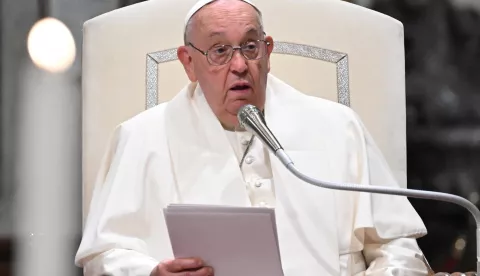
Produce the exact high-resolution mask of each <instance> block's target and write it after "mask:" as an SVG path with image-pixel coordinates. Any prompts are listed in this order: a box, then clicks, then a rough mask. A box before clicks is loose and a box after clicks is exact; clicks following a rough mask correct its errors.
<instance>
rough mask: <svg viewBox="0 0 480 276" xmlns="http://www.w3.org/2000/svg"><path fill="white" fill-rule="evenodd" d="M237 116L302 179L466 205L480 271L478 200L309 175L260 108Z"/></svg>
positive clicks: (330, 186)
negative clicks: (330, 180) (286, 151)
mask: <svg viewBox="0 0 480 276" xmlns="http://www.w3.org/2000/svg"><path fill="white" fill-rule="evenodd" d="M237 118H238V121H239V123H240V125H241V126H242V127H243V128H245V129H246V130H247V131H248V132H250V133H252V134H253V135H256V136H257V137H258V138H260V140H261V141H262V142H263V143H264V144H265V145H266V146H267V147H268V148H269V150H270V151H272V153H274V154H275V156H276V157H277V158H278V159H279V160H280V161H281V162H282V164H283V165H284V166H285V167H286V168H287V169H288V170H289V171H290V172H291V173H292V174H293V175H295V176H296V177H298V178H299V179H301V180H303V181H305V182H307V183H309V184H312V185H314V186H317V187H320V188H326V189H333V190H344V191H356V192H367V193H376V194H387V195H397V196H406V197H412V198H421V199H430V200H440V201H445V202H450V203H454V204H457V205H460V206H462V207H464V208H465V209H467V210H468V211H469V212H470V213H471V214H472V215H473V217H474V219H475V223H476V225H477V231H476V240H477V274H478V275H480V211H479V210H478V208H477V206H475V204H473V203H471V202H470V201H469V200H467V199H465V198H463V197H460V196H457V195H451V194H447V193H440V192H431V191H420V190H413V189H403V188H391V187H379V186H364V185H358V184H350V183H334V182H327V181H320V180H317V179H314V178H312V177H309V176H308V175H305V174H303V173H301V172H300V171H299V170H298V169H297V168H296V167H295V164H294V162H293V161H292V160H291V159H290V157H289V156H288V155H287V154H286V153H285V151H284V149H283V147H282V145H281V144H280V143H279V142H278V140H277V138H275V136H274V135H273V133H272V132H271V131H270V129H269V128H268V127H267V124H266V123H265V118H264V117H263V114H262V113H261V111H260V110H259V109H258V108H257V107H255V106H253V105H249V104H247V105H244V106H243V107H242V108H240V110H239V112H238V113H237Z"/></svg>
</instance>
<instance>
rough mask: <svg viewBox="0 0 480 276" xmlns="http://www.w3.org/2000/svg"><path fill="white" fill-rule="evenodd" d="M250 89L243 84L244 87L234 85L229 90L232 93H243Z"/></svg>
mask: <svg viewBox="0 0 480 276" xmlns="http://www.w3.org/2000/svg"><path fill="white" fill-rule="evenodd" d="M247 89H250V85H247V84H244V85H235V86H233V87H232V88H230V90H232V91H244V90H247Z"/></svg>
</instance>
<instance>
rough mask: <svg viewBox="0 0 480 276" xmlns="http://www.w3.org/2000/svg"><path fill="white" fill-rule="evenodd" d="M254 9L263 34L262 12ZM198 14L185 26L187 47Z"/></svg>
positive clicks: (184, 34)
mask: <svg viewBox="0 0 480 276" xmlns="http://www.w3.org/2000/svg"><path fill="white" fill-rule="evenodd" d="M213 2H215V1H212V2H211V3H213ZM211 3H209V4H207V5H206V6H208V5H210V4H211ZM252 7H253V8H254V9H255V10H256V11H257V20H258V23H259V24H260V31H261V32H262V33H263V32H264V30H263V18H262V12H261V11H260V10H259V9H257V8H256V7H254V6H252ZM200 10H201V9H200ZM197 13H198V11H197ZM197 13H195V14H194V15H192V17H190V19H189V20H188V22H187V24H186V26H185V30H184V32H183V43H184V44H185V46H187V45H188V43H189V37H190V34H191V32H192V29H193V25H194V23H195V20H196V17H197Z"/></svg>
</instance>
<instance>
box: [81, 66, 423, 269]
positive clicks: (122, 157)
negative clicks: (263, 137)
mask: <svg viewBox="0 0 480 276" xmlns="http://www.w3.org/2000/svg"><path fill="white" fill-rule="evenodd" d="M266 93H267V95H266V104H265V119H266V122H267V124H268V126H269V127H270V129H271V130H272V132H273V133H275V135H276V137H277V138H278V140H279V141H280V142H281V143H282V145H283V147H284V148H285V151H286V152H287V154H288V155H289V156H290V157H291V158H292V160H293V161H294V162H295V164H296V165H297V166H298V168H299V169H300V170H301V171H302V172H304V173H306V174H308V175H310V176H312V177H314V178H318V179H322V180H327V181H335V182H349V183H359V184H362V185H375V186H397V183H396V182H395V180H394V178H393V177H392V174H391V173H390V171H389V168H388V165H387V164H386V162H385V160H384V159H383V157H382V155H381V153H380V151H379V150H378V149H377V147H376V146H375V144H374V142H373V140H372V138H371V137H370V136H369V134H368V133H367V131H366V129H365V127H364V126H363V125H362V123H361V122H360V120H359V118H358V117H357V115H356V114H355V113H354V112H353V111H352V110H351V109H350V108H348V107H345V106H343V105H340V104H338V103H334V102H331V101H327V100H323V99H319V98H316V97H311V96H307V95H305V94H302V93H300V92H298V91H296V90H295V89H294V88H292V87H290V86H288V85H287V84H285V83H283V82H282V81H280V80H279V79H277V78H275V77H274V76H272V75H269V77H268V85H267V91H266ZM250 137H251V136H250V134H249V133H247V132H230V131H226V130H224V129H223V128H222V126H221V124H220V123H219V121H218V120H217V118H216V117H215V115H214V114H213V112H212V111H211V109H210V107H209V106H208V104H207V102H206V100H205V98H204V96H203V92H202V90H201V89H200V87H199V86H198V85H197V84H196V83H191V84H190V85H188V86H187V87H186V88H185V89H184V90H183V91H181V92H180V93H179V94H178V95H177V96H176V97H175V98H174V99H172V100H171V101H170V102H168V103H163V104H160V105H158V106H156V107H154V108H151V109H149V110H147V111H145V112H142V113H141V114H139V115H137V116H135V117H134V118H132V119H130V120H128V121H126V122H124V123H122V124H121V125H120V126H119V127H118V128H117V129H116V131H115V134H114V137H113V139H112V142H111V145H110V148H109V150H108V152H107V154H106V157H105V159H104V161H103V166H102V168H101V171H100V174H99V176H98V179H97V183H96V188H95V191H94V195H93V199H92V205H91V207H90V213H89V215H88V218H87V221H86V225H85V229H84V234H83V239H82V242H81V245H80V248H79V250H78V252H77V256H76V264H77V265H81V266H84V271H85V275H104V274H108V275H145V276H148V275H149V274H150V272H151V270H152V269H153V268H154V267H155V266H156V265H157V264H158V262H159V261H161V260H163V259H170V258H173V253H172V249H171V244H170V241H169V236H168V233H167V229H166V225H165V221H164V216H163V213H162V209H163V208H164V207H166V206H167V205H168V204H170V203H195V204H220V205H232V206H270V207H274V208H275V212H276V221H277V231H278V239H279V246H280V254H281V259H282V265H283V270H284V273H285V276H300V275H302V276H303V275H306V276H310V275H319V276H325V275H342V276H343V275H427V265H426V264H425V262H424V256H423V254H422V252H421V251H420V249H419V248H418V246H417V243H416V240H415V238H418V237H421V236H423V235H425V234H426V229H425V226H424V224H423V222H422V220H421V218H420V217H419V216H418V214H417V213H416V212H415V210H414V209H413V207H412V206H411V205H410V203H409V201H408V200H407V199H406V198H405V197H398V196H388V195H379V194H368V193H358V192H347V191H336V190H329V189H322V188H318V187H315V186H312V185H310V184H307V183H304V182H302V181H301V180H298V179H297V178H296V177H294V176H293V175H292V174H291V173H290V172H289V171H287V170H286V169H285V168H284V167H283V165H282V164H281V163H280V162H279V161H278V160H277V159H276V157H275V156H272V154H271V153H269V152H268V151H267V149H266V148H265V147H264V146H263V145H262V143H261V142H260V141H259V140H258V139H254V141H253V144H252V146H251V148H250V150H249V152H248V154H247V156H246V158H245V161H244V164H243V166H242V168H241V169H240V168H239V161H240V159H241V157H242V155H243V152H244V150H245V146H246V144H247V142H245V141H249V139H250ZM246 227H248V226H246ZM252 235H255V233H252ZM259 261H261V260H259Z"/></svg>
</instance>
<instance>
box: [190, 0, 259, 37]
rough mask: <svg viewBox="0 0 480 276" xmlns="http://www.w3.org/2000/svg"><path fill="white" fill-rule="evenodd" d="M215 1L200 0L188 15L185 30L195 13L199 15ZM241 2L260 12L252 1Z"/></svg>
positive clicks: (244, 0)
mask: <svg viewBox="0 0 480 276" xmlns="http://www.w3.org/2000/svg"><path fill="white" fill-rule="evenodd" d="M214 1H216V0H199V1H198V2H197V3H195V5H193V7H192V8H191V9H190V11H189V12H188V13H187V17H185V25H184V30H185V28H186V27H187V24H188V21H189V20H190V18H192V16H193V15H194V14H195V13H197V12H198V11H199V10H200V9H201V8H203V7H205V6H206V5H208V4H210V3H212V2H214ZM239 1H243V2H245V3H248V4H250V5H252V7H254V8H255V9H256V10H257V11H259V10H258V8H257V7H256V6H255V5H254V4H253V3H252V1H250V0H239ZM259 12H260V11H259Z"/></svg>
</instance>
